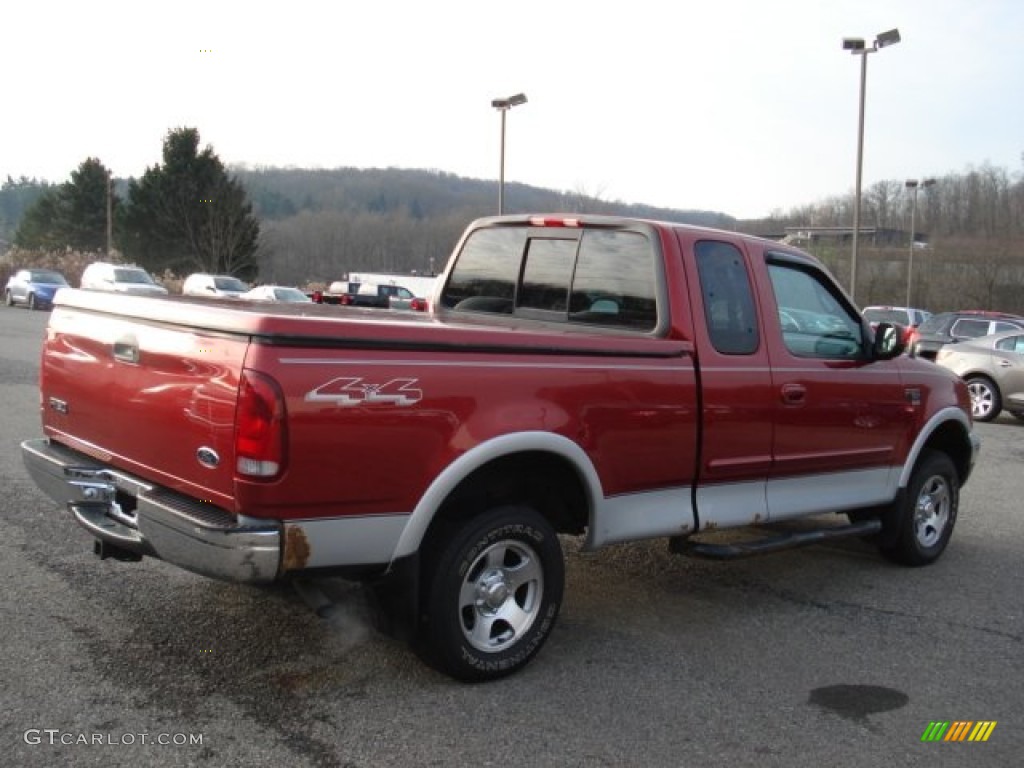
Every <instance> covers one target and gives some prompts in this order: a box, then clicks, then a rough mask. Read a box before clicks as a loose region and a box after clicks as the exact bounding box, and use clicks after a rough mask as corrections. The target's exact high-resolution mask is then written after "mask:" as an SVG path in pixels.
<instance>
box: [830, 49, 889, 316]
mask: <svg viewBox="0 0 1024 768" xmlns="http://www.w3.org/2000/svg"><path fill="white" fill-rule="evenodd" d="M899 41H900V31H899V30H898V29H890V30H889V31H888V32H881V33H879V34H878V35H877V36H876V37H875V42H874V43H873V44H872V46H871V47H870V48H868V47H867V46H866V45H865V43H864V40H863V38H859V37H844V38H843V50H844V51H849V52H850V53H851V54H853V55H854V56H860V109H859V114H858V118H857V178H856V181H855V184H854V192H853V245H852V250H851V253H850V298H851V299H853V298H856V294H857V247H858V244H859V239H860V188H861V173H862V171H863V168H864V95H865V91H866V88H867V80H868V54H869V53H874V52H875V51H879V50H881V49H882V48H886V47H888V46H890V45H895V44H896V43H898V42H899Z"/></svg>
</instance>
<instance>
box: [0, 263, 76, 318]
mask: <svg viewBox="0 0 1024 768" xmlns="http://www.w3.org/2000/svg"><path fill="white" fill-rule="evenodd" d="M67 286H68V281H67V280H65V279H64V275H62V274H61V273H60V272H57V271H56V270H53V269H19V270H18V271H17V272H15V273H14V274H13V275H11V277H10V279H9V280H8V281H7V287H6V288H4V303H5V304H6V305H7V306H8V307H13V306H14V305H15V304H24V305H25V306H26V307H28V308H29V309H49V308H50V307H52V306H53V295H54V294H55V293H57V291H58V290H59V289H61V288H66V287H67Z"/></svg>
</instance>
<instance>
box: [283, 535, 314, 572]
mask: <svg viewBox="0 0 1024 768" xmlns="http://www.w3.org/2000/svg"><path fill="white" fill-rule="evenodd" d="M308 562H309V539H307V538H306V532H305V531H304V530H302V528H300V527H299V526H297V525H286V526H285V527H284V555H283V556H282V558H281V570H283V571H301V570H302V569H303V568H305V567H306V563H308Z"/></svg>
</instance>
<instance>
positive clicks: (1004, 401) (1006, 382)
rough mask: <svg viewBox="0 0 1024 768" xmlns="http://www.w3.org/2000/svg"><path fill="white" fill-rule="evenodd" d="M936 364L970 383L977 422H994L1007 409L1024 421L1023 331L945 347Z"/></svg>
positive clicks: (968, 387)
mask: <svg viewBox="0 0 1024 768" xmlns="http://www.w3.org/2000/svg"><path fill="white" fill-rule="evenodd" d="M935 362H936V363H938V364H939V365H941V366H944V367H946V368H949V369H950V370H951V371H953V373H955V374H957V375H958V376H960V378H962V379H963V380H964V381H966V382H967V390H968V391H969V392H970V393H971V410H972V412H973V415H974V419H975V421H992V419H994V418H995V417H996V416H998V415H999V413H1000V411H1002V410H1003V409H1004V408H1005V409H1006V410H1007V411H1009V412H1010V413H1012V414H1013V415H1014V416H1016V417H1017V418H1018V419H1021V420H1024V331H1020V330H1016V331H1004V332H1003V333H994V334H992V335H991V336H982V337H981V338H979V339H972V340H971V341H961V342H959V343H958V344H946V345H945V346H944V347H942V348H941V349H940V350H939V351H938V354H937V355H936V357H935Z"/></svg>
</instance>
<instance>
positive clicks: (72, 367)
mask: <svg viewBox="0 0 1024 768" xmlns="http://www.w3.org/2000/svg"><path fill="white" fill-rule="evenodd" d="M148 301H155V300H148ZM248 343H249V340H248V337H247V336H246V335H244V334H231V333H224V332H213V331H204V330H202V329H197V328H190V327H186V326H183V325H179V326H176V325H173V324H169V323H166V322H153V321H147V320H145V319H132V318H130V317H127V316H119V315H115V314H107V313H104V312H99V311H92V310H89V309H85V308H73V307H65V306H57V307H56V308H55V309H54V311H53V314H52V316H51V318H50V324H49V329H48V332H47V337H46V339H45V341H44V354H43V360H42V366H41V371H40V407H41V408H42V411H43V414H42V419H43V429H44V432H45V433H46V435H47V436H48V437H51V438H53V439H56V440H57V441H59V442H63V443H65V444H66V445H69V446H71V447H73V448H76V449H78V450H80V451H82V452H84V453H87V454H89V455H91V456H94V457H96V458H97V459H100V460H101V461H104V462H107V463H110V464H112V465H114V466H117V467H119V468H121V469H124V470H126V471H129V472H133V473H135V474H137V475H139V476H141V477H144V478H146V479H148V480H150V481H153V482H156V483H159V484H161V485H163V486H165V487H167V488H170V489H172V490H176V491H179V492H182V493H185V494H187V495H189V496H192V497H194V498H198V499H202V500H205V501H208V502H211V503H213V504H216V505H217V506H221V507H224V508H226V509H229V510H232V511H234V500H233V497H234V487H233V478H234V464H235V457H234V416H235V407H236V403H237V398H238V384H239V376H240V374H241V370H242V365H243V363H244V359H245V354H246V349H247V347H248Z"/></svg>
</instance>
